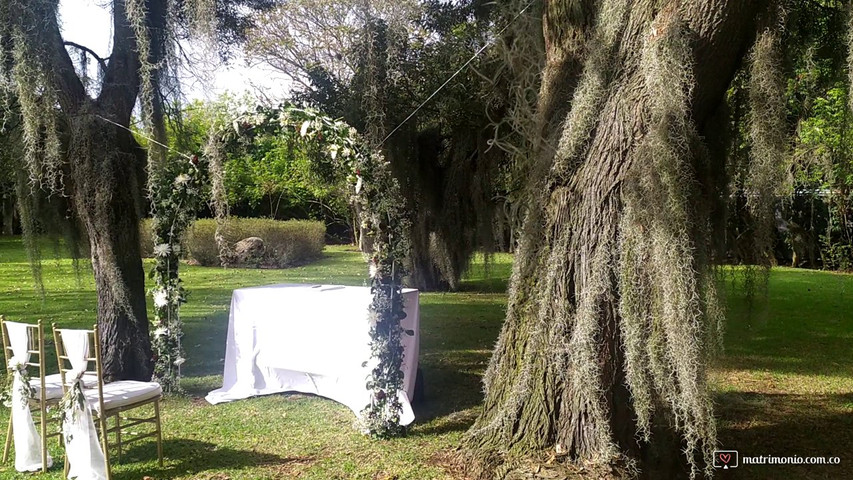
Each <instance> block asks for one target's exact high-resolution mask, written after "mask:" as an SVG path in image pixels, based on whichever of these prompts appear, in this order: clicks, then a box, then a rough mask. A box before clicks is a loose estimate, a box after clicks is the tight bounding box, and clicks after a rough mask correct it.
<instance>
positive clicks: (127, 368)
mask: <svg viewBox="0 0 853 480" xmlns="http://www.w3.org/2000/svg"><path fill="white" fill-rule="evenodd" d="M103 123H104V122H103V121H101V120H99V119H98V118H97V117H96V116H94V115H92V114H88V115H87V114H82V115H80V116H77V117H75V118H74V119H73V120H72V125H71V129H72V131H71V135H70V145H69V149H68V156H69V160H70V162H69V163H70V165H71V176H72V185H73V186H72V188H73V198H74V201H75V212H76V214H77V217H78V218H80V220H81V222H82V223H83V225H84V227H85V229H86V232H87V234H88V239H89V247H90V250H91V258H92V270H93V271H94V274H95V289H96V291H97V294H98V295H97V296H98V326H99V329H100V337H101V354H102V356H103V360H104V364H103V369H104V374H105V376H106V377H107V378H109V379H113V380H120V379H133V380H144V381H150V380H151V374H152V357H151V342H150V337H149V333H148V331H149V327H148V314H147V311H146V304H145V274H144V270H143V268H142V262H141V258H142V254H141V251H140V246H139V245H140V243H139V219H140V201H141V199H140V197H141V193H142V185H144V177H143V172H144V165H145V152H144V151H143V150H142V149H141V148H140V147H139V145H138V144H137V143H136V140H135V139H134V138H133V136H132V135H131V134H130V133H129V132H127V131H126V130H123V129H121V128H118V127H115V126H113V125H109V124H108V125H104V124H103Z"/></svg>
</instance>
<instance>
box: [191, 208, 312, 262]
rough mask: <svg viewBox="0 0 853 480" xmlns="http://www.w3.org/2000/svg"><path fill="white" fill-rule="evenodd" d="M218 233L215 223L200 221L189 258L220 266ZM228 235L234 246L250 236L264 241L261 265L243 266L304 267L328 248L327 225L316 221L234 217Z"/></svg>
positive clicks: (226, 231)
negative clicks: (215, 234) (216, 233)
mask: <svg viewBox="0 0 853 480" xmlns="http://www.w3.org/2000/svg"><path fill="white" fill-rule="evenodd" d="M215 232H216V221H215V220H212V219H203V220H197V221H196V222H195V223H194V224H193V226H192V227H191V228H190V229H189V230H188V231H187V236H186V238H185V240H184V242H185V244H186V252H187V257H188V258H189V259H191V260H194V261H196V262H198V263H199V264H200V265H219V248H218V247H217V246H216V239H215V238H214V233H215ZM224 235H225V239H226V240H227V241H228V243H229V244H230V245H231V246H232V247H233V246H234V244H235V243H237V242H239V241H240V240H242V239H244V238H248V237H260V238H261V239H262V240H263V241H264V253H263V255H261V257H260V259H259V260H258V262H257V263H253V264H249V265H242V266H252V267H256V266H257V267H271V268H281V267H289V266H294V265H303V264H305V263H308V262H311V261H313V260H316V259H318V258H320V257H321V256H322V254H323V247H324V246H325V235H326V226H325V225H323V222H317V221H313V220H285V221H281V220H271V219H268V218H231V219H229V220H228V223H227V226H226V229H225V232H224Z"/></svg>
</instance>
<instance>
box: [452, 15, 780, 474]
mask: <svg viewBox="0 0 853 480" xmlns="http://www.w3.org/2000/svg"><path fill="white" fill-rule="evenodd" d="M513 5H515V6H516V11H520V10H521V9H522V7H524V5H526V3H525V2H516V3H514V4H513ZM779 7H780V2H775V1H757V2H739V1H729V0H704V1H699V0H697V1H661V2H624V1H621V0H602V1H593V0H590V1H568V0H553V1H547V2H544V5H543V8H544V11H543V28H542V31H541V33H539V32H535V31H526V32H525V31H522V30H515V31H514V36H516V37H517V38H522V37H523V36H525V35H543V40H544V42H543V43H544V46H545V66H544V68H543V70H542V73H541V88H540V92H539V96H538V107H537V111H536V115H534V117H533V118H534V119H535V125H534V129H535V131H538V132H540V134H539V135H537V136H535V137H533V138H532V139H529V142H528V144H529V145H531V146H533V151H532V154H531V155H530V158H531V160H532V162H533V163H532V164H531V165H530V166H529V167H527V168H528V172H529V174H528V178H529V181H528V183H527V192H526V194H527V197H526V205H527V216H526V219H525V222H524V228H523V231H522V237H521V240H520V242H519V246H518V251H517V253H516V258H515V264H514V270H513V275H512V278H511V283H510V291H509V295H510V298H509V305H508V311H507V320H506V323H505V325H504V327H503V330H502V332H501V334H500V337H499V340H498V343H497V345H496V347H495V351H494V354H493V357H492V361H491V363H490V365H489V368H488V370H487V372H486V375H485V379H484V382H485V405H484V408H483V411H482V413H481V414H480V416H479V418H478V419H477V421H476V422H475V424H474V426H473V427H472V428H471V430H470V431H469V433H468V437H467V445H468V447H469V451H470V452H471V453H473V456H474V458H476V459H479V460H480V462H478V463H477V465H479V466H481V467H485V468H484V470H483V472H481V473H482V477H483V478H494V477H495V476H500V475H501V474H500V472H503V474H504V475H505V474H507V472H508V471H512V466H513V464H514V461H515V460H516V459H518V458H519V457H522V456H524V455H530V454H531V453H532V452H545V453H548V452H550V453H551V454H552V455H556V456H559V457H561V458H567V459H569V460H572V461H576V462H578V463H581V464H584V465H587V466H590V465H616V466H621V467H622V468H623V470H621V471H622V472H623V473H624V472H628V473H630V472H631V471H634V468H636V467H639V468H640V469H641V470H642V471H643V472H644V474H645V475H648V476H650V477H651V478H672V477H673V476H681V475H687V474H689V475H691V476H696V475H699V474H701V473H702V472H703V471H704V472H705V474H707V475H710V474H711V473H712V470H711V456H712V451H713V450H714V449H715V448H716V427H715V422H714V417H713V410H712V404H711V400H710V397H709V392H708V386H707V381H706V375H707V374H706V371H707V365H708V361H709V358H710V357H711V355H712V353H713V352H714V350H715V345H716V344H717V341H718V331H719V329H720V328H721V321H722V315H721V312H720V309H719V305H718V301H717V298H716V283H715V282H716V279H715V275H714V271H713V268H712V266H713V265H714V264H715V263H717V262H719V261H720V260H721V257H722V253H721V252H720V251H719V250H716V251H715V249H714V248H713V247H714V246H715V245H719V242H715V241H714V239H715V236H716V235H715V232H722V231H724V229H723V228H722V225H720V223H719V222H720V220H721V219H724V218H725V216H724V215H723V211H724V204H725V198H726V191H727V183H728V178H727V175H726V173H727V170H726V141H727V138H730V132H729V131H728V130H729V129H728V128H727V126H728V124H729V122H728V118H729V117H728V112H727V109H726V108H725V100H726V92H727V90H728V89H729V88H730V85H731V82H732V80H733V78H734V77H735V74H736V72H737V71H738V69H739V67H741V65H743V64H745V63H748V65H749V68H748V79H747V82H748V83H747V84H748V88H749V97H748V98H749V103H748V105H749V108H750V110H751V111H752V113H751V114H750V116H749V118H750V123H749V125H748V131H749V134H750V137H751V140H752V143H753V148H752V150H751V151H752V155H751V156H750V162H749V165H748V167H747V180H746V182H745V186H744V188H745V190H746V192H747V195H746V198H747V202H748V204H747V208H749V209H750V211H751V213H752V219H753V221H754V222H756V224H757V226H756V227H755V229H756V231H759V232H763V231H769V230H770V227H772V222H773V206H774V205H775V202H776V199H777V198H778V196H779V195H781V194H783V193H784V190H783V189H782V188H781V185H782V184H783V183H784V177H785V174H786V169H787V165H786V163H785V162H786V160H787V156H786V144H785V139H786V137H785V135H784V133H785V109H784V83H783V78H782V75H781V68H780V63H781V58H782V57H781V46H782V44H781V35H780V27H781V22H782V19H781V18H780V11H779ZM510 48H513V47H512V45H510ZM747 60H748V62H747ZM767 236H769V234H768V235H767ZM768 243H769V242H768V241H767V239H766V238H763V237H762V238H759V236H757V239H756V241H755V244H756V247H757V248H759V250H761V251H764V252H766V251H767V247H768ZM759 260H762V263H766V260H767V257H766V253H765V254H764V255H763V256H762V257H761V258H759ZM675 452H684V455H683V456H676V455H674V453H675ZM497 464H505V465H504V466H503V467H502V468H501V469H500V470H495V468H494V467H495V466H496V465H497ZM605 472H608V473H606V474H611V473H612V472H611V471H610V469H609V468H607V469H606V470H605ZM507 478H514V477H511V476H507Z"/></svg>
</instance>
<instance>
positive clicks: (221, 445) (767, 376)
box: [0, 237, 853, 480]
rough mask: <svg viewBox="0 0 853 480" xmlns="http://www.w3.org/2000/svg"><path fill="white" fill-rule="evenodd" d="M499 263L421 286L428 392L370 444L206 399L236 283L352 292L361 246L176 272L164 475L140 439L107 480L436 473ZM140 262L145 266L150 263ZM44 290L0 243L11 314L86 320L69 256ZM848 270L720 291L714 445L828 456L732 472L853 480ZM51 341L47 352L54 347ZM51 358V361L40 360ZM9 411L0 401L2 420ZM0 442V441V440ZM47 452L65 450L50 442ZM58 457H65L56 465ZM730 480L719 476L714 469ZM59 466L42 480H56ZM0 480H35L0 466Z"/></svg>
mask: <svg viewBox="0 0 853 480" xmlns="http://www.w3.org/2000/svg"><path fill="white" fill-rule="evenodd" d="M510 262H511V258H510V257H509V256H507V255H498V256H496V257H495V259H494V263H493V264H492V265H491V268H490V269H489V270H488V271H485V270H484V269H483V266H482V263H476V264H475V265H474V267H473V268H472V271H471V273H470V274H469V275H468V277H467V279H466V281H465V282H464V284H463V291H461V292H458V293H426V294H422V295H421V356H420V364H421V367H422V368H423V372H424V377H425V381H426V395H427V399H426V401H425V402H424V404H423V405H421V406H420V407H419V408H417V409H416V411H415V413H416V415H417V417H418V419H417V421H416V424H415V425H414V426H413V428H411V430H410V434H409V435H408V436H407V437H406V438H402V439H396V440H390V441H375V440H371V439H369V438H366V437H363V436H362V435H360V434H359V433H358V432H357V431H355V429H353V421H354V416H353V415H352V413H351V412H350V411H349V410H348V409H347V408H346V407H344V406H342V405H338V404H337V403H335V402H333V401H330V400H325V399H322V398H316V397H311V396H305V395H289V394H287V395H272V396H267V397H261V398H254V399H249V400H244V401H239V402H233V403H228V404H222V405H217V406H212V405H209V404H207V403H206V402H205V401H204V400H203V397H204V395H205V394H206V393H207V392H208V391H209V390H212V389H214V388H218V387H219V386H221V380H222V365H223V358H224V356H225V355H224V354H225V341H224V337H225V329H226V327H227V321H228V305H229V303H230V296H231V291H232V290H233V289H235V288H239V287H243V286H251V285H262V284H271V283H281V282H296V283H337V284H347V285H362V284H364V283H365V281H366V276H365V271H366V269H365V267H364V263H363V262H362V260H361V256H360V254H358V253H357V252H355V251H354V250H353V249H351V248H349V247H329V248H327V250H326V255H325V257H324V258H323V260H321V261H319V262H316V263H314V264H311V265H308V266H304V267H300V268H294V269H288V270H245V269H228V270H223V269H220V268H205V267H192V266H185V267H182V268H183V278H184V281H185V286H186V287H187V289H188V290H189V291H190V296H189V303H187V304H186V305H185V306H184V308H183V310H182V312H183V318H184V321H185V324H186V325H185V332H186V336H185V340H184V345H185V347H186V350H187V358H188V360H187V363H185V364H184V375H185V378H184V382H185V383H184V385H185V388H186V389H187V390H188V391H189V394H190V395H189V396H187V397H170V398H167V399H166V400H165V402H164V408H163V421H164V451H165V456H166V464H165V468H163V469H159V468H158V467H157V466H156V452H155V447H154V444H153V443H152V442H147V441H142V442H140V443H138V444H136V445H137V446H135V447H132V448H131V450H130V452H128V453H126V455H125V456H124V459H123V463H122V464H117V463H115V462H114V467H113V472H114V478H116V479H128V480H129V479H137V480H138V479H143V478H144V477H146V476H148V477H151V478H153V479H167V478H168V479H171V478H177V479H210V480H227V479H235V480H236V479H263V478H295V477H299V478H307V479H351V478H352V479H355V478H361V479H399V480H402V479H417V480H425V479H433V478H437V479H443V478H452V477H451V476H450V474H449V473H448V472H447V471H445V470H444V468H443V467H442V463H441V461H440V458H441V456H442V453H443V452H446V451H447V450H448V449H452V448H454V447H456V446H457V445H458V443H459V440H460V438H461V436H462V434H463V433H464V431H465V429H466V428H467V427H468V426H469V425H470V423H471V421H472V420H473V417H474V416H475V415H476V413H477V408H478V405H479V403H480V401H481V399H482V389H481V386H480V376H481V374H482V372H483V370H484V369H485V366H486V363H487V362H488V359H489V354H490V349H491V347H492V345H493V344H494V341H495V339H496V338H497V335H498V332H499V330H500V326H501V322H502V320H503V316H504V309H505V306H506V298H505V294H504V291H505V287H506V279H507V277H508V276H509V271H510ZM146 267H150V263H146ZM43 276H44V284H45V290H46V293H45V296H44V298H42V297H40V295H39V294H37V293H36V292H35V291H34V290H33V287H32V280H31V275H30V269H29V265H28V263H27V260H26V256H25V255H24V253H23V250H22V247H21V244H20V241H19V240H18V239H17V238H15V239H10V238H3V237H0V313H2V314H4V315H6V316H7V317H8V318H9V319H10V320H20V321H27V322H29V321H35V320H37V319H43V320H45V321H46V322H48V323H50V322H57V323H59V324H61V325H63V326H69V327H87V326H90V325H91V324H92V323H93V322H94V318H95V313H94V309H95V296H94V286H93V280H92V276H91V273H90V270H89V266H88V264H87V263H85V262H82V263H81V268H80V274H79V275H77V274H76V273H75V270H74V269H73V267H72V265H71V262H70V261H68V260H66V259H60V260H53V259H48V260H45V262H44V265H43ZM851 293H853V276H850V275H834V274H828V273H822V272H811V271H799V270H791V269H777V270H774V271H773V272H772V275H771V278H770V284H769V293H768V300H767V302H766V304H763V303H761V302H760V303H759V304H758V305H754V306H752V307H750V305H749V304H748V303H747V302H746V300H745V298H744V295H743V294H742V293H741V292H739V290H738V288H737V286H732V285H730V288H729V295H728V302H729V304H730V315H729V322H728V326H727V331H726V351H725V354H724V356H723V357H722V358H721V359H720V360H719V362H718V365H717V366H716V367H715V369H714V371H713V375H712V383H713V386H714V389H715V391H716V404H717V414H718V416H719V418H720V421H719V424H718V428H719V437H720V443H721V446H722V447H724V448H727V449H736V450H739V451H740V452H741V455H756V456H757V455H780V456H791V455H801V456H813V455H823V456H840V457H841V461H842V465H840V466H827V467H818V468H816V467H798V466H797V467H786V466H766V467H757V466H750V467H741V468H739V469H738V470H737V471H732V472H726V473H727V474H730V473H737V474H738V475H737V478H756V479H757V478H845V476H846V478H853V469H851V468H850V467H851V462H853V453H850V450H851V447H853V338H851V337H853V295H851ZM51 348H52V347H49V348H48V350H49V351H50V350H51ZM51 365H52V364H51ZM6 415H7V411H6V409H2V408H0V422H2V423H0V425H3V426H4V427H5V422H6V419H7V417H6ZM0 436H2V434H0ZM53 443H54V444H53V445H52V451H53V453H54V457H56V458H61V450H60V449H59V447H58V445H56V442H53ZM60 465H61V462H60ZM728 476H729V475H721V477H722V478H726V477H728ZM61 477H62V470H61V468H56V467H55V468H54V469H53V470H51V472H50V473H49V474H48V475H46V476H40V477H38V478H50V479H59V478H61ZM0 478H31V476H30V475H24V474H17V473H16V472H14V469H13V467H12V465H11V462H10V463H9V464H6V465H0Z"/></svg>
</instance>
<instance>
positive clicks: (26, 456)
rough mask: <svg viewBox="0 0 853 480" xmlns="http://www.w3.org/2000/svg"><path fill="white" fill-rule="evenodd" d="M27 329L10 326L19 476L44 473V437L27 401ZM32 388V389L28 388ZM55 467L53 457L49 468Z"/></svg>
mask: <svg viewBox="0 0 853 480" xmlns="http://www.w3.org/2000/svg"><path fill="white" fill-rule="evenodd" d="M28 330H29V329H28V328H27V325H26V324H24V323H17V322H6V331H7V332H8V334H9V346H11V347H12V359H11V360H9V368H11V369H12V375H13V377H12V432H13V435H12V438H14V440H15V470H17V471H19V472H34V471H37V470H41V467H42V464H41V435H39V433H38V430H36V426H35V424H34V423H33V414H32V412H30V407H29V401H30V399H29V398H24V394H23V391H24V387H25V385H24V379H23V377H22V376H21V370H23V369H25V368H27V367H26V365H27V362H29V361H30V353H29V343H30V342H29V332H28ZM27 387H28V385H27ZM52 464H53V459H51V458H50V455H48V457H47V466H48V467H50V466H51V465H52Z"/></svg>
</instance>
